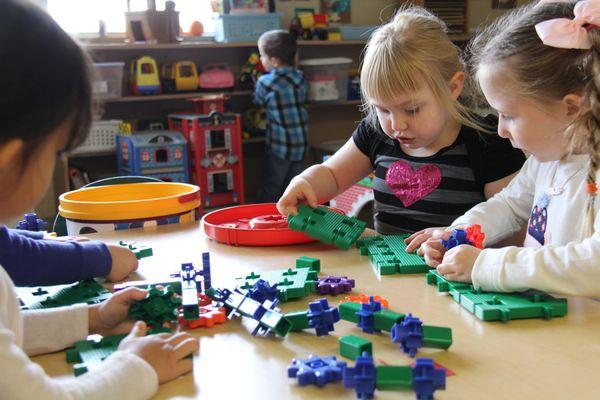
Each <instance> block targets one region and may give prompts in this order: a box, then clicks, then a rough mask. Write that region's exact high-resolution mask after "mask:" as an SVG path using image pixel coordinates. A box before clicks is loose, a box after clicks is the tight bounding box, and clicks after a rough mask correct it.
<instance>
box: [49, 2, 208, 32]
mask: <svg viewBox="0 0 600 400" xmlns="http://www.w3.org/2000/svg"><path fill="white" fill-rule="evenodd" d="M46 2H47V8H48V13H50V15H52V17H53V18H54V19H55V20H56V21H57V22H58V24H59V25H60V26H61V27H62V28H63V29H64V30H65V31H67V32H69V33H95V32H98V27H99V21H100V20H102V21H104V22H105V24H106V32H109V33H123V32H125V11H127V1H126V0H79V1H73V0H46ZM145 9H146V0H131V11H143V10H145ZM156 9H157V10H164V9H165V0H156ZM175 10H176V11H179V25H180V26H181V29H182V30H183V31H184V32H187V31H188V30H189V29H190V26H191V25H192V22H193V21H195V20H198V21H200V22H202V24H203V25H204V31H205V32H214V31H215V24H214V20H213V18H212V16H213V12H212V8H211V6H210V1H209V0H177V1H176V2H175Z"/></svg>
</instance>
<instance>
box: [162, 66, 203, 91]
mask: <svg viewBox="0 0 600 400" xmlns="http://www.w3.org/2000/svg"><path fill="white" fill-rule="evenodd" d="M161 83H162V85H163V89H164V91H165V92H174V91H177V92H189V91H194V90H196V89H198V70H197V69H196V64H194V62H193V61H178V62H175V63H169V64H163V66H162V69H161Z"/></svg>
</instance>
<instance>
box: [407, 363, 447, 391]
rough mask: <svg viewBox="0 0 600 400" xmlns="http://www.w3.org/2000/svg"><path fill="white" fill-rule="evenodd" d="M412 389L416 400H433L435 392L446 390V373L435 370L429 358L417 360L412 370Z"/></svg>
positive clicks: (441, 370) (438, 369) (439, 369)
mask: <svg viewBox="0 0 600 400" xmlns="http://www.w3.org/2000/svg"><path fill="white" fill-rule="evenodd" d="M413 388H414V390H415V393H416V394H417V400H433V393H434V392H435V391H436V390H444V389H446V371H444V370H443V369H441V368H435V366H434V364H433V360H432V359H431V358H417V362H416V363H415V366H414V368H413Z"/></svg>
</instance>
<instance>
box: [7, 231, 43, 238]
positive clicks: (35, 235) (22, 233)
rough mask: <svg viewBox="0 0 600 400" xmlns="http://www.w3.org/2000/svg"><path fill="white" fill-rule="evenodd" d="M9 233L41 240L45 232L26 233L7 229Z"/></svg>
mask: <svg viewBox="0 0 600 400" xmlns="http://www.w3.org/2000/svg"><path fill="white" fill-rule="evenodd" d="M9 231H11V232H13V233H16V234H19V235H22V236H25V237H29V238H32V239H36V240H39V239H43V238H44V234H45V232H33V231H26V230H24V229H9Z"/></svg>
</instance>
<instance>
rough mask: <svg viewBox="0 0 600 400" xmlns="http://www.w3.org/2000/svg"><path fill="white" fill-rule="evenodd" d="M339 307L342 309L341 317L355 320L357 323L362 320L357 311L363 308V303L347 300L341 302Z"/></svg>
mask: <svg viewBox="0 0 600 400" xmlns="http://www.w3.org/2000/svg"><path fill="white" fill-rule="evenodd" d="M338 309H339V311H340V319H343V320H344V321H348V322H354V323H355V324H357V323H358V321H359V320H360V318H359V317H358V316H357V315H356V313H357V312H358V311H360V309H361V305H360V304H359V303H354V302H352V301H347V302H345V303H342V304H340V306H339V307H338Z"/></svg>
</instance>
